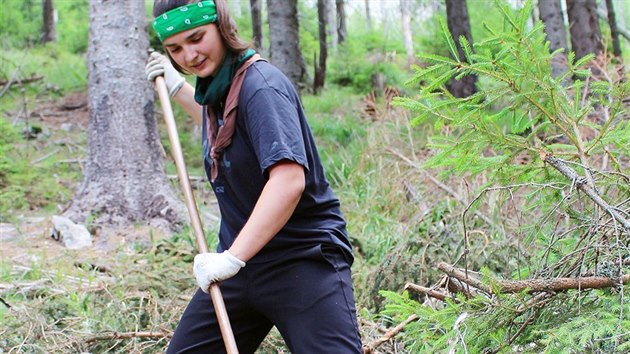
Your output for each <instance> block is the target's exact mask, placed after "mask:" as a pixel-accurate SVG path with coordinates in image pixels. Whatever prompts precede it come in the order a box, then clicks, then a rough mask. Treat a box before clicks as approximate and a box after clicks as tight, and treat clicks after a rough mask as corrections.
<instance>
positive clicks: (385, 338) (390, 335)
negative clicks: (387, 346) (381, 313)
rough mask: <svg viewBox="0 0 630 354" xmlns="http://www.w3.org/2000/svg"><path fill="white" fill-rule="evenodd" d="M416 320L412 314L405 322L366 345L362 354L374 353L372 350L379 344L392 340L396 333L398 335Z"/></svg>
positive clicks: (416, 316)
mask: <svg viewBox="0 0 630 354" xmlns="http://www.w3.org/2000/svg"><path fill="white" fill-rule="evenodd" d="M417 319H418V315H416V314H413V315H411V316H409V317H407V319H406V320H404V321H403V322H401V323H400V324H399V325H398V326H396V327H394V328H392V329H391V330H389V331H387V333H385V334H384V335H383V336H382V337H380V338H378V339H376V340H374V341H373V342H372V343H370V344H368V345H366V346H364V347H363V354H371V353H374V350H376V348H378V347H379V346H380V345H381V344H383V343H385V342H387V341H388V340H390V339H392V338H393V337H394V336H396V335H397V334H398V333H400V332H401V331H402V330H403V329H404V328H405V326H407V325H408V324H409V323H411V322H412V321H415V320H417Z"/></svg>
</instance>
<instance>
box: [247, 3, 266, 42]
mask: <svg viewBox="0 0 630 354" xmlns="http://www.w3.org/2000/svg"><path fill="white" fill-rule="evenodd" d="M261 4H262V1H261V0H249V6H250V8H251V15H252V31H253V36H254V47H256V50H258V51H262V49H263V47H262V45H263V44H262V43H263V32H262V12H261V11H260V10H261V8H260V6H261Z"/></svg>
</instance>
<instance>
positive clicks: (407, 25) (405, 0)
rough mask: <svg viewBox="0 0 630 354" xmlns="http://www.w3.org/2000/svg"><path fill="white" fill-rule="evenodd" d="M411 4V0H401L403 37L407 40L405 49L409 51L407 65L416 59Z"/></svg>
mask: <svg viewBox="0 0 630 354" xmlns="http://www.w3.org/2000/svg"><path fill="white" fill-rule="evenodd" d="M409 5H410V4H409V0H400V12H401V17H402V31H403V39H404V42H405V51H406V52H407V65H411V64H412V63H413V62H414V59H415V54H414V51H413V36H412V34H411V15H410V10H409Z"/></svg>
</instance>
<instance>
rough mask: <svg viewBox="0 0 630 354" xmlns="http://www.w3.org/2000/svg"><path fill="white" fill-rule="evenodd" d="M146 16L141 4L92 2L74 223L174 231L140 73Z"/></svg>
mask: <svg viewBox="0 0 630 354" xmlns="http://www.w3.org/2000/svg"><path fill="white" fill-rule="evenodd" d="M123 13H124V14H125V16H120V14H123ZM145 14H146V12H145V6H144V1H128V0H90V32H89V44H88V53H87V54H88V69H89V76H88V109H89V123H88V131H87V133H88V150H87V151H88V152H87V162H86V166H85V171H84V177H83V178H84V179H83V183H82V184H81V187H80V188H79V191H78V192H77V195H76V196H75V198H74V200H73V201H72V205H71V206H70V209H69V210H68V211H67V212H66V216H69V217H70V218H71V219H74V220H75V221H77V222H79V221H80V222H83V221H84V220H85V219H86V218H87V217H88V216H91V217H93V218H94V219H93V220H94V221H93V222H94V223H96V224H99V225H103V226H111V225H116V226H124V225H131V224H133V223H138V222H147V223H150V224H151V225H153V226H157V227H161V228H164V227H169V228H171V229H174V228H177V227H178V226H179V223H180V222H181V220H182V219H181V217H182V214H181V211H182V210H183V209H182V203H181V202H179V201H178V200H177V199H176V198H175V196H174V193H173V191H172V189H171V187H170V183H169V182H168V180H167V177H166V173H165V171H164V158H163V148H162V146H161V144H160V136H159V133H158V127H157V121H156V119H155V113H154V108H155V105H154V99H153V97H154V95H153V92H152V89H151V85H150V84H149V82H148V81H147V80H146V78H145V74H144V66H145V61H146V58H147V51H148V49H149V39H148V36H147V31H146V19H145Z"/></svg>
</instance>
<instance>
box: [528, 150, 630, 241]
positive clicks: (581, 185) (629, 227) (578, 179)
mask: <svg viewBox="0 0 630 354" xmlns="http://www.w3.org/2000/svg"><path fill="white" fill-rule="evenodd" d="M540 155H541V156H540V157H541V159H542V160H543V161H544V162H546V163H548V164H550V165H551V166H552V167H553V168H555V169H556V170H558V171H559V172H560V173H562V174H563V175H564V176H565V177H567V178H569V179H571V180H572V181H573V182H574V183H575V185H576V186H577V187H578V189H579V190H581V191H582V192H584V194H586V195H587V196H588V197H589V198H591V199H592V200H593V201H594V202H595V204H597V205H598V206H599V207H600V208H602V209H604V210H605V211H606V212H607V213H608V214H610V215H611V216H612V217H613V218H614V219H615V220H616V221H617V222H619V223H620V224H621V225H623V227H624V229H626V232H630V220H628V219H626V218H625V217H624V216H623V215H622V214H621V213H620V212H618V211H617V209H616V208H614V207H613V206H611V205H610V204H608V202H606V201H605V200H604V199H603V198H602V197H601V196H600V195H599V194H598V193H597V191H596V190H595V189H593V188H592V187H591V186H590V185H589V184H588V183H587V181H586V179H585V178H584V177H582V176H580V175H579V174H578V173H577V172H576V171H575V170H573V169H572V168H571V167H569V166H568V165H567V164H566V163H565V162H564V161H563V160H561V159H559V158H557V157H555V156H553V155H551V154H548V153H545V152H541V154H540Z"/></svg>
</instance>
